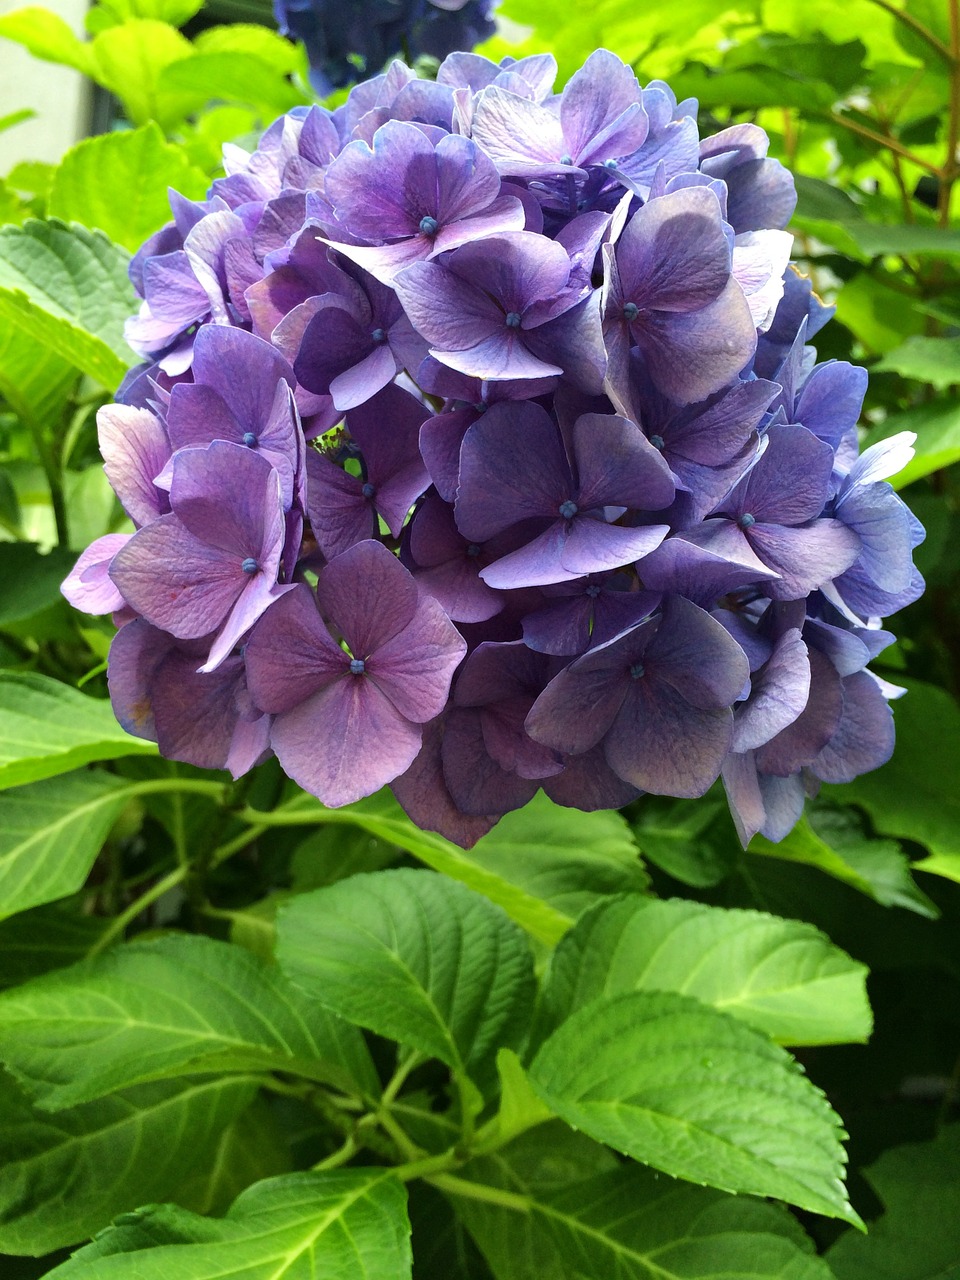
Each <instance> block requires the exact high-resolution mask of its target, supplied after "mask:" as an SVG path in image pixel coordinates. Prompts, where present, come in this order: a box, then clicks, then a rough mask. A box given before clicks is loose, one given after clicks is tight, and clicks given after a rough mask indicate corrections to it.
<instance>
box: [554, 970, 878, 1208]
mask: <svg viewBox="0 0 960 1280" xmlns="http://www.w3.org/2000/svg"><path fill="white" fill-rule="evenodd" d="M529 1076H530V1080H531V1083H532V1084H533V1087H534V1088H535V1089H536V1091H537V1093H539V1094H540V1097H541V1098H542V1099H543V1101H544V1102H545V1103H546V1104H547V1106H548V1107H550V1108H551V1109H552V1110H553V1111H554V1112H555V1113H556V1114H557V1115H558V1116H560V1117H561V1118H562V1119H564V1120H566V1122H567V1123H568V1124H570V1125H572V1126H573V1127H574V1128H575V1129H580V1130H581V1131H582V1132H583V1133H586V1134H589V1136H590V1137H591V1138H595V1139H596V1140H597V1141H598V1142H606V1143H608V1144H609V1145H610V1146H612V1147H614V1148H615V1149H616V1150H618V1151H621V1152H623V1153H624V1154H625V1155H628V1156H631V1157H632V1158H633V1159H634V1160H639V1161H640V1162H641V1163H643V1164H649V1165H652V1166H653V1167H654V1168H656V1169H662V1170H663V1171H664V1172H665V1173H669V1174H671V1175H672V1176H673V1177H677V1178H685V1179H686V1180H688V1181H690V1182H697V1183H701V1184H707V1185H709V1186H714V1187H719V1188H720V1189H721V1190H724V1191H735V1192H747V1193H749V1194H752V1195H759V1196H773V1197H775V1198H776V1199H778V1200H785V1201H787V1203H788V1204H795V1205H798V1206H799V1207H800V1208H802V1209H809V1210H811V1211H812V1212H814V1213H823V1214H826V1215H828V1216H829V1217H833V1218H843V1219H845V1220H846V1221H847V1222H852V1223H854V1224H857V1223H859V1221H860V1220H859V1218H858V1217H857V1215H856V1213H855V1212H854V1210H853V1209H852V1208H851V1207H850V1204H849V1201H848V1200H847V1197H846V1194H845V1192H844V1189H843V1184H842V1182H841V1175H842V1173H843V1167H844V1162H845V1156H844V1152H843V1148H842V1147H841V1145H840V1134H841V1130H840V1127H839V1121H838V1118H837V1116H836V1115H835V1114H834V1112H833V1111H832V1110H831V1108H830V1106H829V1104H828V1103H827V1101H826V1099H825V1098H824V1096H823V1094H822V1093H820V1092H819V1090H817V1089H816V1088H814V1086H813V1085H812V1084H811V1083H810V1082H809V1081H808V1080H807V1079H805V1077H804V1076H803V1075H802V1074H801V1071H800V1068H799V1067H798V1065H797V1063H796V1062H795V1061H794V1060H793V1059H792V1058H791V1057H790V1056H789V1054H787V1053H786V1052H785V1051H784V1050H783V1049H781V1048H780V1047H779V1046H778V1045H775V1044H774V1043H773V1042H772V1041H771V1040H769V1039H767V1037H766V1036H764V1035H762V1034H761V1033H760V1032H759V1031H754V1030H753V1028H752V1027H748V1026H745V1025H744V1024H743V1023H742V1022H738V1021H737V1020H736V1019H735V1018H732V1017H730V1016H729V1015H728V1014H725V1013H719V1012H718V1011H717V1010H716V1009H711V1008H709V1007H708V1006H707V1005H704V1004H701V1003H700V1002H699V1001H698V1000H693V999H691V998H690V997H689V996H678V995H673V994H672V993H671V994H668V993H665V992H664V993H660V992H639V991H638V992H631V993H629V994H628V995H622V996H613V997H611V998H609V999H600V1000H594V1001H593V1002H592V1003H591V1004H588V1005H586V1006H584V1007H583V1008H582V1009H579V1010H577V1012H576V1013H574V1014H573V1015H572V1016H571V1017H570V1018H568V1019H567V1021H566V1022H564V1023H563V1024H562V1025H561V1026H560V1027H559V1028H558V1029H557V1030H556V1031H555V1032H554V1033H553V1035H552V1036H551V1037H550V1038H549V1040H547V1041H546V1043H545V1044H544V1045H543V1046H542V1048H541V1049H540V1050H539V1052H538V1053H537V1056H536V1057H535V1058H534V1060H533V1063H532V1064H531V1066H530V1069H529ZM759 1116H762V1117H763V1123H762V1124H758V1123H757V1118H758V1117H759Z"/></svg>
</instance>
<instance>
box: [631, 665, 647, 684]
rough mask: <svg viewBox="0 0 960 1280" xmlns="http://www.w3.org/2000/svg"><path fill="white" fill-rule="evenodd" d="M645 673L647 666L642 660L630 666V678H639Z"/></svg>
mask: <svg viewBox="0 0 960 1280" xmlns="http://www.w3.org/2000/svg"><path fill="white" fill-rule="evenodd" d="M644 674H645V668H644V665H643V663H642V662H635V663H634V664H633V666H632V667H631V668H630V679H631V680H639V679H640V678H641V676H643V675H644Z"/></svg>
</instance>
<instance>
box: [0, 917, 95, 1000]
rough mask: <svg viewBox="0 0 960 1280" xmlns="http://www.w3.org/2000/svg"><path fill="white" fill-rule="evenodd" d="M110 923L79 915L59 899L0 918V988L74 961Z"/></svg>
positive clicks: (85, 951)
mask: <svg viewBox="0 0 960 1280" xmlns="http://www.w3.org/2000/svg"><path fill="white" fill-rule="evenodd" d="M109 923H110V922H109V920H107V919H105V918H104V917H103V916H82V915H78V914H77V912H76V911H75V910H70V909H69V908H68V906H66V905H64V904H62V903H61V904H59V905H57V906H45V907H36V908H34V909H33V910H32V911H24V912H21V913H20V914H19V915H16V916H13V917H12V918H11V919H9V920H3V921H0V989H6V988H7V987H15V986H17V985H18V984H19V983H21V982H26V981H27V980H28V979H30V978H37V977H39V976H40V974H41V973H49V972H50V970H51V969H64V968H66V966H67V965H69V964H76V963H77V961H78V960H82V959H83V957H84V956H85V955H86V954H87V952H88V951H89V950H90V948H91V947H92V946H93V945H94V944H95V943H96V942H97V941H98V940H99V938H100V936H101V935H102V934H103V932H104V930H105V929H106V928H108V927H109Z"/></svg>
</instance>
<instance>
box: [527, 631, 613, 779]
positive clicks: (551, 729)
mask: <svg viewBox="0 0 960 1280" xmlns="http://www.w3.org/2000/svg"><path fill="white" fill-rule="evenodd" d="M612 646H613V647H612ZM630 684H631V681H630V674H629V663H628V662H624V660H623V657H622V655H621V653H620V650H619V647H616V642H615V641H611V643H610V645H604V646H601V647H600V648H599V649H596V650H593V651H592V652H591V653H589V654H587V655H586V656H585V657H584V658H581V659H578V661H577V662H576V663H574V664H573V665H572V667H567V668H566V669H565V670H563V671H561V672H560V673H559V675H556V676H554V678H553V679H552V680H551V681H550V683H549V684H548V685H547V687H546V688H545V689H544V691H543V693H541V694H540V696H539V698H537V700H536V702H535V703H534V704H533V707H532V708H531V710H530V714H529V715H528V716H527V719H526V730H527V733H529V735H530V737H531V738H533V739H534V740H535V741H537V742H542V743H543V744H544V745H545V746H548V747H553V748H554V750H556V751H562V752H564V753H566V754H569V755H579V754H580V753H581V752H583V751H589V750H590V748H591V747H595V746H596V745H597V743H598V742H600V741H601V740H602V738H603V737H604V735H605V734H606V733H607V732H608V730H609V729H610V726H611V725H612V724H613V721H614V719H615V717H616V715H617V713H618V711H619V710H620V707H621V706H622V704H623V700H624V698H625V697H626V696H627V692H628V690H629V688H630Z"/></svg>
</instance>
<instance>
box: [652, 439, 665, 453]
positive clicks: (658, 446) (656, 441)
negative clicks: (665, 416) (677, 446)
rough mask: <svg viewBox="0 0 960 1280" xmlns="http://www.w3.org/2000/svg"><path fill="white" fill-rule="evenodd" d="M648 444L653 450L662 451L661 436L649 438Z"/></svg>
mask: <svg viewBox="0 0 960 1280" xmlns="http://www.w3.org/2000/svg"><path fill="white" fill-rule="evenodd" d="M650 443H651V444H652V445H653V447H654V448H655V449H659V450H661V452H662V451H663V436H651V437H650Z"/></svg>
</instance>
